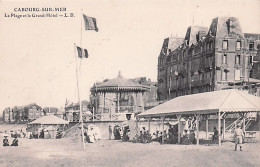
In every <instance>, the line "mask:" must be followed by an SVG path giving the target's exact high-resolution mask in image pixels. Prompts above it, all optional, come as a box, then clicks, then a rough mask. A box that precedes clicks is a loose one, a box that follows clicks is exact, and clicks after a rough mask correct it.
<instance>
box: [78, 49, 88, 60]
mask: <svg viewBox="0 0 260 167" xmlns="http://www.w3.org/2000/svg"><path fill="white" fill-rule="evenodd" d="M77 51H78V57H79V58H88V50H87V49H83V48H81V47H78V46H77Z"/></svg>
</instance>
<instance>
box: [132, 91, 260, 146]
mask: <svg viewBox="0 0 260 167" xmlns="http://www.w3.org/2000/svg"><path fill="white" fill-rule="evenodd" d="M249 112H260V97H256V96H253V95H250V94H247V93H245V92H243V91H239V90H236V89H229V90H221V91H213V92H206V93H199V94H192V95H186V96H179V97H176V98H174V99H172V100H170V101H167V102H165V103H163V104H161V105H159V106H156V107H154V108H152V109H150V110H147V111H145V112H143V113H141V114H139V115H137V118H139V119H140V118H147V119H151V118H161V119H162V121H164V119H165V118H166V117H170V116H177V118H178V120H179V124H180V119H181V116H184V115H194V116H195V117H196V127H197V130H198V128H199V127H198V126H199V123H198V120H199V119H200V116H203V115H206V116H207V115H211V114H212V115H213V114H217V115H218V131H219V132H220V125H221V124H220V120H221V118H223V120H224V121H225V115H226V114H228V113H241V114H245V113H249ZM243 119H245V118H244V117H243ZM243 122H245V121H243ZM206 124H207V120H206ZM224 126H225V123H224ZM179 127H180V126H179ZM243 127H245V126H243ZM206 128H207V126H206ZM224 129H225V127H224ZM206 131H207V130H206ZM206 133H207V132H206ZM178 134H180V133H178ZM197 135H198V133H197ZM178 141H179V142H180V136H178ZM197 144H199V140H198V136H197ZM219 144H221V142H220V138H219Z"/></svg>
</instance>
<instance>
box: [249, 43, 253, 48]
mask: <svg viewBox="0 0 260 167" xmlns="http://www.w3.org/2000/svg"><path fill="white" fill-rule="evenodd" d="M249 50H254V42H250V43H249Z"/></svg>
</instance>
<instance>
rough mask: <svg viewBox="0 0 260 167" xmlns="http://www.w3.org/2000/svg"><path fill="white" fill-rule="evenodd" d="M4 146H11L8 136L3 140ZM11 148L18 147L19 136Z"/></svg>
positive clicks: (15, 138)
mask: <svg viewBox="0 0 260 167" xmlns="http://www.w3.org/2000/svg"><path fill="white" fill-rule="evenodd" d="M3 146H4V147H5V146H9V141H8V138H7V136H4V139H3ZM11 146H18V139H17V136H15V137H14V140H13V142H12V144H11Z"/></svg>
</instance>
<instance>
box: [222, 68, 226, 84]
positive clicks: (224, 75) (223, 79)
mask: <svg viewBox="0 0 260 167" xmlns="http://www.w3.org/2000/svg"><path fill="white" fill-rule="evenodd" d="M226 80H227V71H225V70H223V71H222V81H226Z"/></svg>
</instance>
